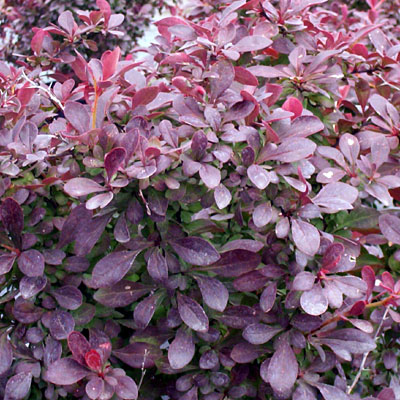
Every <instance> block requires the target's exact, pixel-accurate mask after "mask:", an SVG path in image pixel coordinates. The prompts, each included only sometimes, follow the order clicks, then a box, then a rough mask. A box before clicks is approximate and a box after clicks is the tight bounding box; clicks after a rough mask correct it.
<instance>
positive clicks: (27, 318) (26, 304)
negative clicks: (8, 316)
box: [12, 297, 43, 324]
mask: <svg viewBox="0 0 400 400" xmlns="http://www.w3.org/2000/svg"><path fill="white" fill-rule="evenodd" d="M12 312H13V315H14V317H15V319H16V320H17V321H19V322H21V323H23V324H32V323H34V322H36V321H38V320H39V319H40V318H41V316H42V315H43V309H41V308H39V307H35V305H34V304H33V303H31V302H30V301H27V300H24V299H23V298H22V297H19V298H17V299H16V300H15V303H14V307H13V310H12Z"/></svg>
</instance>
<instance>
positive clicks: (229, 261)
mask: <svg viewBox="0 0 400 400" xmlns="http://www.w3.org/2000/svg"><path fill="white" fill-rule="evenodd" d="M260 262H261V257H260V256H259V255H258V254H256V253H253V252H252V251H247V250H239V249H237V250H231V251H226V252H224V253H222V254H221V258H220V259H219V261H217V262H216V263H214V264H213V265H212V266H210V269H212V270H213V271H214V272H215V273H216V274H218V275H221V276H223V277H225V278H233V277H237V276H240V275H242V274H244V273H246V272H250V271H253V270H254V269H256V268H257V267H258V265H259V264H260Z"/></svg>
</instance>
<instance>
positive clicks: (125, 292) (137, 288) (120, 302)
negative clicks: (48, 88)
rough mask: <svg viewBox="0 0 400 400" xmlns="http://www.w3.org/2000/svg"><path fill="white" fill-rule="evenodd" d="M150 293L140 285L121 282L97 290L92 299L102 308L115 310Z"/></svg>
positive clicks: (125, 281)
mask: <svg viewBox="0 0 400 400" xmlns="http://www.w3.org/2000/svg"><path fill="white" fill-rule="evenodd" d="M149 291H150V287H146V286H144V285H142V284H140V283H136V282H131V281H127V280H121V281H119V282H118V283H116V284H115V285H113V286H111V287H108V288H101V289H99V290H98V291H97V292H96V293H95V294H94V296H93V298H94V299H95V300H96V301H97V302H98V303H100V304H102V305H103V306H107V307H111V308H117V307H125V306H128V305H129V304H132V303H134V302H135V301H136V300H138V299H140V298H141V297H143V296H144V295H145V294H147V293H148V292H149Z"/></svg>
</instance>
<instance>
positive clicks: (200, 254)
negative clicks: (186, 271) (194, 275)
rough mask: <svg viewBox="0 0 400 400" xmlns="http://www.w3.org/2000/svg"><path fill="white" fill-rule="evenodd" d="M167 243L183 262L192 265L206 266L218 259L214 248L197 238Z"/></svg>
mask: <svg viewBox="0 0 400 400" xmlns="http://www.w3.org/2000/svg"><path fill="white" fill-rule="evenodd" d="M169 243H170V245H171V246H172V248H173V249H174V250H175V251H176V252H177V253H178V255H179V256H180V257H181V258H182V259H183V260H184V261H186V262H188V263H190V264H193V265H202V266H206V265H210V264H213V263H215V262H216V261H218V260H219V259H220V255H219V254H218V252H217V250H215V248H214V246H212V245H211V244H210V243H209V242H207V241H206V240H204V239H201V238H199V237H186V238H182V239H178V240H174V241H170V242H169Z"/></svg>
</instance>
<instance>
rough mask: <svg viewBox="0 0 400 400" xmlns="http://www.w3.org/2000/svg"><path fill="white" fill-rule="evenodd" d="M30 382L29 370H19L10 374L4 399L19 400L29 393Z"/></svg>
mask: <svg viewBox="0 0 400 400" xmlns="http://www.w3.org/2000/svg"><path fill="white" fill-rule="evenodd" d="M31 382H32V374H31V373H30V372H20V373H19V374H16V375H14V376H12V377H11V378H10V379H9V380H8V381H7V384H6V389H5V399H9V400H14V399H15V400H20V399H23V398H25V396H26V395H27V394H28V393H29V390H30V388H31Z"/></svg>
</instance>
